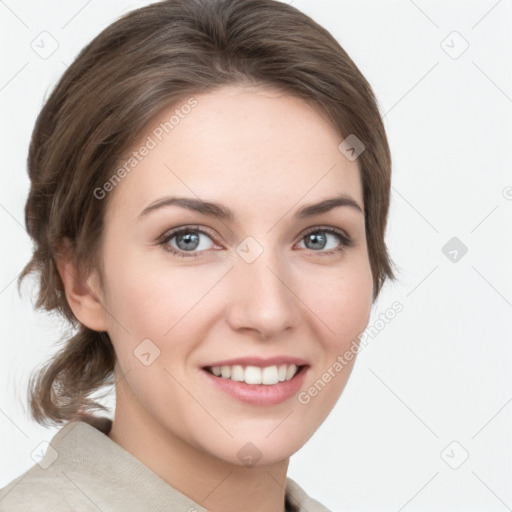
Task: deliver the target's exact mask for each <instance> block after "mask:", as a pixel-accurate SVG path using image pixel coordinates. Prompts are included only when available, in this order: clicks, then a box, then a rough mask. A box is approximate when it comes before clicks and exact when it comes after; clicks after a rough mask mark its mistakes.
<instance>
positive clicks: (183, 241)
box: [160, 226, 212, 258]
mask: <svg viewBox="0 0 512 512" xmlns="http://www.w3.org/2000/svg"><path fill="white" fill-rule="evenodd" d="M201 235H204V236H205V237H206V238H208V239H209V240H210V241H212V239H211V237H210V236H209V235H208V234H207V233H206V232H205V231H203V230H201V229H198V228H195V227H193V226H187V227H184V228H178V229H175V230H174V231H171V232H170V233H168V234H167V235H166V236H165V237H164V238H163V239H162V240H161V241H160V244H162V245H163V246H164V248H165V250H167V251H169V252H171V253H172V254H175V255H176V256H181V257H183V258H187V257H192V258H195V257H197V256H198V252H192V251H196V250H199V252H202V251H203V250H206V249H208V247H207V246H208V243H206V244H205V243H202V240H201ZM174 239H175V240H176V241H175V245H173V244H171V242H172V241H173V240H174ZM205 245H206V247H205ZM187 253H189V254H187Z"/></svg>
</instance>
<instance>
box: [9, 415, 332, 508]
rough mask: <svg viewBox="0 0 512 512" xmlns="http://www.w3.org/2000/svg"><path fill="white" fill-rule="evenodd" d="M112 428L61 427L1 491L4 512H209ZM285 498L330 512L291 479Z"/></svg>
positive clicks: (106, 423)
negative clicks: (125, 444)
mask: <svg viewBox="0 0 512 512" xmlns="http://www.w3.org/2000/svg"><path fill="white" fill-rule="evenodd" d="M111 426H112V421H111V420H109V419H108V418H102V419H101V420H100V421H99V422H98V423H97V425H95V426H92V425H90V424H89V423H87V422H85V421H73V422H69V423H67V424H66V425H65V426H63V427H62V428H61V429H60V430H59V431H58V432H57V433H56V434H55V436H54V437H53V439H52V440H51V442H50V444H49V445H47V448H46V453H45V455H44V456H43V457H42V458H41V459H40V460H39V462H38V463H37V464H34V465H33V466H32V467H30V468H29V469H28V470H27V471H26V472H25V473H23V474H22V475H20V476H19V477H18V478H16V479H14V480H13V481H11V482H10V483H9V484H8V485H7V486H5V487H4V488H3V489H0V511H1V512H38V511H40V512H50V511H51V512H164V511H165V512H172V511H179V512H208V511H207V509H205V508H204V507H201V506H200V505H198V504H197V503H196V502H194V501H193V500H191V499H190V498H188V497H187V496H185V495H184V494H182V493H181V492H179V491H178V490H176V489H175V488H174V487H171V486H170V485H169V484H168V483H167V482H165V481H164V480H162V479H161V478H160V477H159V476H158V475H157V474H156V473H154V472H153V471H151V470H150V469H149V468H148V467H147V466H145V465H144V464H143V463H142V462H141V461H139V460H138V459H137V458H136V457H134V456H133V455H132V454H131V453H129V452H128V451H126V450H125V449H124V448H122V447H121V446H119V445H118V444H117V443H115V442H114V441H112V439H110V438H109V437H108V436H107V435H106V434H107V433H108V432H109V431H110V428H111ZM100 429H101V430H100ZM286 498H287V501H289V502H290V503H291V504H292V505H295V506H296V508H297V510H298V511H299V512H329V510H328V509H327V508H325V507H324V506H323V505H321V504H320V503H319V502H318V501H316V500H314V499H312V498H310V497H309V496H308V495H307V494H306V493H305V492H304V491H303V490H302V488H301V487H300V486H299V485H298V484H297V483H295V482H294V481H293V480H292V479H291V478H287V479H286Z"/></svg>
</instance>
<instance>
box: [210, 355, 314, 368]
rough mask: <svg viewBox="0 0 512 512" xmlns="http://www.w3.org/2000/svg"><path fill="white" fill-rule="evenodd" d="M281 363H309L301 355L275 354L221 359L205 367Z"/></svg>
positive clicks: (301, 364) (260, 365) (272, 364)
mask: <svg viewBox="0 0 512 512" xmlns="http://www.w3.org/2000/svg"><path fill="white" fill-rule="evenodd" d="M281 364H295V365H297V366H304V365H307V364H308V363H307V361H306V360H305V359H302V358H300V357H293V356H274V357H268V358H264V357H256V356H252V357H237V358H233V359H223V360H219V361H214V362H213V363H210V364H207V365H205V366H204V367H211V366H233V365H240V366H259V367H261V368H264V367H266V366H274V365H275V366H278V365H281Z"/></svg>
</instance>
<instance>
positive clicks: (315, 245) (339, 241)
mask: <svg viewBox="0 0 512 512" xmlns="http://www.w3.org/2000/svg"><path fill="white" fill-rule="evenodd" d="M302 242H304V245H305V246H306V249H311V250H312V251H314V252H319V253H320V254H322V255H332V254H335V253H339V252H340V251H343V250H344V249H345V248H347V247H352V245H353V240H352V239H351V238H350V237H348V236H347V235H346V234H345V233H343V232H342V231H339V230H337V229H334V228H323V227H315V228H313V229H312V230H310V231H308V232H307V233H306V234H305V235H304V236H303V237H302V239H301V243H302ZM325 249H328V250H325Z"/></svg>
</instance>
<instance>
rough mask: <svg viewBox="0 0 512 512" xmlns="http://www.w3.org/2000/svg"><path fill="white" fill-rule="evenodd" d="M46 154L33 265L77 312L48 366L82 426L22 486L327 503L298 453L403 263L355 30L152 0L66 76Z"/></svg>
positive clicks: (386, 160)
mask: <svg viewBox="0 0 512 512" xmlns="http://www.w3.org/2000/svg"><path fill="white" fill-rule="evenodd" d="M29 174H30V179H31V189H30V194H29V197H28V200H27V204H26V225H27V230H28V232H29V234H30V235H31V237H32V238H33V240H34V243H35V250H34V254H33V257H32V260H31V261H30V262H29V263H28V265H27V266H26V268H25V270H24V272H23V274H22V276H21V277H20V279H23V278H24V277H25V276H27V275H28V274H30V273H32V272H36V273H38V275H39V279H40V281H39V282H40V289H39V297H38V303H37V305H38V306H39V307H43V308H45V309H47V310H56V311H58V312H59V313H61V314H63V315H64V316H65V317H66V318H67V319H68V320H69V321H70V322H71V323H72V324H73V325H74V326H75V327H76V333H75V335H74V336H73V337H72V338H70V339H69V340H67V342H66V344H65V346H64V347H63V348H62V350H61V351H60V352H58V353H57V354H56V355H55V356H54V357H53V358H52V360H51V361H49V362H48V364H47V366H46V367H45V368H43V369H42V370H41V371H39V372H38V373H36V374H35V375H34V378H33V379H32V380H31V383H30V408H31V414H32V416H33V418H34V419H35V420H36V421H37V422H39V423H40V424H42V425H47V424H54V425H58V424H63V428H62V429H61V430H60V431H59V432H58V433H57V434H56V435H55V437H54V439H53V440H52V442H51V444H50V445H49V446H48V447H47V450H46V453H45V455H44V457H43V458H42V460H41V461H40V462H39V463H38V464H35V465H34V466H33V467H32V468H30V469H29V470H28V471H27V472H26V473H24V474H23V475H21V476H20V477H18V478H17V479H16V480H14V481H12V482H11V483H10V484H9V485H8V486H7V487H5V488H4V489H2V490H1V491H0V500H1V501H0V504H1V507H2V510H5V511H14V510H29V509H30V510H36V509H37V507H39V510H46V509H50V507H51V510H53V511H60V510H62V511H64V510H84V511H85V510H98V509H99V510H102V511H109V510H111V511H114V510H155V511H156V510H189V511H192V510H198V511H203V510H210V511H221V510H222V511H234V510H245V511H271V512H274V511H275V512H277V511H279V512H281V511H283V510H285V511H291V510H294V511H306V510H307V511H309V512H312V511H322V510H327V509H326V508H325V507H323V506H322V505H321V504H320V503H319V502H318V501H316V500H314V499H313V498H310V497H309V496H308V495H307V494H306V492H305V491H304V490H303V489H302V488H301V487H300V486H299V485H298V484H297V483H296V482H294V481H293V480H291V479H290V478H288V477H287V476H286V473H287V469H288V464H289V458H290V456H291V455H292V454H293V453H295V452H296V451H297V450H299V449H300V448H301V447H302V446H303V445H304V444H305V443H306V441H307V440H308V439H309V438H310V437H311V436H312V435H313V433H314V432H315V431H316V429H317V428H318V427H319V426H320V425H321V424H322V422H323V421H324V420H325V418H326V417H327V415H328V414H329V413H330V411H331V410H332V408H333V407H334V405H335V403H336V401H337V400H338V398H339V396H340V394H341V392H342V390H343V388H344V386H345V384H346V382H347V379H348V377H349V375H350V371H351V369H352V366H353V364H354V360H355V355H356V353H357V342H358V340H359V336H360V335H361V334H362V333H363V331H364V329H365V327H366V325H367V323H368V320H369V315H370V310H371V306H372V304H373V302H374V301H375V300H376V299H377V297H378V295H379V292H380V289H381V287H382V285H383V283H384V281H385V280H386V279H387V278H390V279H393V278H394V275H393V271H392V264H391V261H390V258H389V256H388V252H387V249H386V245H385V240H384V235H385V229H386V221H387V214H388V206H389V191H390V175H391V161H390V153H389V148H388V144H387V140H386V135H385V132H384V128H383V124H382V120H381V117H380V114H379V111H378V107H377V103H376V100H375V97H374V94H373V92H372V89H371V88H370V86H369V84H368V83H367V81H366V80H365V78H364V77H363V76H362V74H361V73H360V71H359V70H358V69H357V67H356V66H355V64H354V63H353V62H352V60H351V59H350V58H349V57H348V55H347V54H346V53H345V51H344V50H343V49H342V48H341V47H340V46H339V44H338V43H337V42H336V41H335V40H334V38H333V37H332V36H331V35H330V34H329V33H328V32H327V31H326V30H325V29H323V28H322V27H320V26H319V25H318V24H316V23H315V22H314V21H313V20H311V19H310V18H309V17H307V16H306V15H305V14H303V13H301V12H299V11H298V10H297V9H295V8H294V7H292V6H289V5H287V4H284V3H281V2H277V1H274V0H215V1H211V0H168V1H164V2H159V3H155V4H152V5H149V6H147V7H144V8H141V9H138V10H136V11H133V12H131V13H129V14H128V15H126V16H124V17H123V18H121V19H120V20H118V21H116V22H115V23H113V24H112V25H111V26H109V27H107V28H106V29H105V30H104V31H103V32H102V33H101V34H100V35H99V36H97V37H96V38H95V39H94V40H93V41H92V42H91V43H90V44H89V45H88V46H87V47H86V48H85V49H84V50H83V51H82V52H81V54H80V55H79V56H78V58H77V59H76V60H75V62H74V63H73V64H72V65H71V66H70V67H69V68H68V70H67V71H66V73H65V74H64V76H63V77H62V79H61V80H60V82H59V83H58V85H57V86H56V88H55V90H54V91H53V93H52V94H51V96H50V98H49V99H48V101H47V102H46V104H45V106H44V108H43V110H42V112H41V114H40V115H39V118H38V120H37V123H36V126H35V129H34V133H33V137H32V142H31V146H30V154H29ZM354 347H356V348H355V349H354ZM350 354H352V355H350ZM109 384H115V392H116V407H115V414H114V418H113V420H112V419H110V418H108V417H106V416H95V415H93V414H92V411H93V410H94V409H97V410H107V409H106V408H105V407H104V406H103V405H102V404H100V403H99V402H96V401H95V400H94V399H92V398H91V394H92V393H94V392H97V391H100V390H101V389H103V388H104V386H106V385H109Z"/></svg>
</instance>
